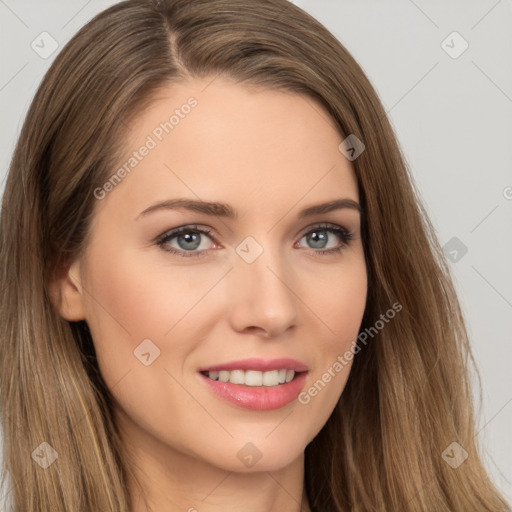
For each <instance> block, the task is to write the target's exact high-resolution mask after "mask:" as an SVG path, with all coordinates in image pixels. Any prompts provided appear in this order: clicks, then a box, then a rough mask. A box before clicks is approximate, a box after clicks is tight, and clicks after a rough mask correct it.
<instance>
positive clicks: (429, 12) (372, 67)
mask: <svg viewBox="0 0 512 512" xmlns="http://www.w3.org/2000/svg"><path fill="white" fill-rule="evenodd" d="M114 3H116V2H115V1H108V0H89V1H87V0H67V1H64V0H53V1H37V0H0V27H1V31H0V39H1V45H0V52H1V62H2V66H1V74H0V118H1V120H2V123H1V137H0V146H1V151H0V159H1V161H0V166H1V167H0V180H1V188H0V192H1V190H3V183H4V180H5V175H6V172H7V168H8V165H9V160H10V157H11V155H12V151H13V148H14V144H15V141H16V138H17V135H18V133H19V130H20V127H21V124H22V121H23V118H24V115H25V113H26V111H27V109H28V106H29V103H30V101H31V98H32V97H33V95H34V93H35V90H36V87H37V86H38V84H39V82H40V80H41V78H42V76H43V73H44V72H45V71H46V69H47V68H48V66H49V64H50V62H51V61H52V60H53V58H54V57H55V55H56V54H57V52H58V50H60V48H61V47H62V46H63V45H64V44H65V43H66V41H67V40H68V39H69V38H70V37H71V36H72V35H73V34H74V33H75V32H76V31H77V30H78V29H79V28H80V27H81V26H82V25H83V24H84V23H85V22H86V21H88V20H89V19H90V18H91V17H92V16H94V15H95V14H96V13H98V12H99V11H101V10H103V9H104V8H106V7H108V6H109V5H112V4H114ZM294 3H296V4H297V5H299V6H300V7H302V8H304V9H305V10H306V11H308V12H309V13H310V14H312V15H313V16H314V17H316V18H317V19H318V20H319V21H321V22H322V23H323V24H324V25H326V26H327V28H329V29H330V30H331V31H332V32H333V33H334V34H335V35H336V37H337V38H338V39H339V40H340V41H341V42H342V43H343V44H344V45H345V46H346V47H347V49H348V50H349V51H350V52H351V53H352V54H353V55H354V57H355V58H356V59H357V60H358V62H359V63H360V64H361V66H362V67H363V69H364V70H365V71H366V73H367V75H368V76H369V78H370V80H371V82H372V83H373V85H374V86H375V88H376V90H377V92H378V94H379V96H380V98H381V100H382V102H383V104H384V106H385V108H386V110H387V112H388V115H389V117H390V119H391V122H392V124H393V126H394V128H395V130H396V133H397V135H398V138H399V141H400V143H401V146H402V149H403V152H404V154H405V156H406V159H407V162H408V164H409V166H410V168H411V171H412V174H413V176H414V180H415V182H416V184H417V186H418V188H419V190H420V192H421V194H422V196H423V198H424V201H425V203H426V205H427V209H428V212H429V214H430V217H431V220H432V222H433V224H434V226H435V227H436V230H437V232H438V236H439V239H440V241H441V244H442V245H443V246H446V244H448V245H447V246H446V252H447V256H448V257H449V258H451V260H453V261H451V263H450V265H451V268H452V271H453V275H454V278H455V281H456V286H457V289H458V291H459V296H460V299H461V302H462V306H463V311H464V314H465V316H466V319H467V322H468V328H469V334H470V338H471V341H472V346H473V349H474V353H475V357H476V361H477V364H478V367H479V370H480V372H481V376H482V388H483V393H482V400H481V401H480V399H479V396H476V397H475V400H476V403H477V406H479V407H480V415H479V417H478V429H477V430H478V434H477V436H478V440H479V442H480V443H481V445H482V447H483V451H484V455H485V457H486V463H487V466H488V468H489V471H490V472H491V475H492V476H493V478H494V480H495V482H496V483H497V485H498V486H499V488H500V489H501V490H502V491H503V492H504V493H505V495H506V496H507V497H508V499H509V500H512V446H511V445H512V443H511V441H510V432H511V425H512V403H511V402H512V376H511V372H510V366H511V362H512V321H511V319H512V270H511V265H510V263H511V262H512V236H511V235H512V229H511V228H512V222H511V220H512V29H511V27H512V2H511V1H510V0H508V1H505V0H498V1H496V0H478V1H476V0H472V1H468V0H459V1H454V0H450V1H441V0H437V1H432V0H430V1H426V0H414V1H413V0H395V1H391V0H386V1H382V0H380V1H377V0H373V1H371V0H364V1H356V0H296V1H295V2H294ZM45 31H46V32H48V33H49V34H51V36H52V37H53V38H54V39H55V40H56V41H57V42H58V44H59V48H58V50H57V51H56V52H55V53H53V54H52V55H51V56H49V57H48V58H42V57H41V56H40V55H38V54H37V53H36V52H35V51H34V50H33V49H32V47H31V43H32V41H34V40H36V42H37V41H40V39H38V37H39V35H40V34H41V33H42V32H45ZM454 31H457V32H458V33H459V34H460V36H462V38H463V39H464V40H465V41H466V42H467V44H468V45H469V46H468V48H467V49H466V51H464V53H462V54H460V55H458V53H459V52H460V50H461V49H462V48H463V44H464V43H463V40H462V39H460V38H458V36H456V35H455V36H453V35H451V36H450V34H452V33H453V32H454ZM448 36H449V37H448ZM447 38H448V39H447ZM445 40H446V42H445V43H444V44H443V41H445ZM46 48H49V45H46ZM445 50H447V51H449V52H452V56H450V55H449V54H448V53H447V52H446V51H445ZM454 56H456V58H453V57H454ZM454 237H455V238H456V239H455V240H452V238H454ZM450 240H451V241H450ZM464 247H466V248H467V252H466V253H464V251H465V249H464ZM454 251H455V252H454ZM0 506H1V505H0Z"/></svg>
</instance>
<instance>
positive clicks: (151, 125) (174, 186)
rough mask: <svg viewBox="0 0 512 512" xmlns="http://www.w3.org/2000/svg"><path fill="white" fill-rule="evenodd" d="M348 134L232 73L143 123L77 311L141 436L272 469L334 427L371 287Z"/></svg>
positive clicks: (164, 94)
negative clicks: (329, 424) (346, 151)
mask: <svg viewBox="0 0 512 512" xmlns="http://www.w3.org/2000/svg"><path fill="white" fill-rule="evenodd" d="M210 82H211V83H210ZM208 84H209V85H208ZM172 116H173V117H172ZM341 141H342V137H341V136H340V134H339V133H338V131H337V130H336V128H335V125H334V124H333V122H332V120H331V118H330V117H329V115H328V114H327V112H326V111H325V110H324V109H323V108H322V107H321V106H320V105H319V104H318V103H316V102H314V101H313V100H311V99H309V98H307V97H305V96H301V95H297V94H292V93H285V92H283V91H279V92H277V91H270V90H251V89H248V88H246V87H244V86H242V85H237V84H235V83H234V82H230V81H227V80H224V79H220V78H217V79H215V80H213V81H211V78H210V79H209V80H194V81H189V82H183V83H180V84H179V85H172V86H169V87H167V88H166V89H163V90H162V91H160V93H159V94H158V96H157V97H156V99H155V101H154V102H153V103H152V105H151V107H150V108H148V109H147V110H145V111H144V112H142V113H141V114H140V115H138V116H137V117H136V118H135V120H134V122H133V125H131V127H130V134H129V137H127V139H126V140H125V147H126V154H125V158H124V160H123V161H120V162H119V167H117V168H116V169H113V170H112V174H115V175H116V177H115V178H112V180H111V182H109V183H107V184H105V186H103V187H101V190H100V189H97V190H96V192H95V196H96V197H97V202H96V205H95V207H96V211H95V217H94V219H93V222H92V225H91V238H90V243H89V245H88V247H87V250H86V252H85V253H84V254H83V255H82V257H81V258H80V259H78V260H76V261H75V262H74V263H73V265H72V266H71V268H70V272H69V276H70V278H71V279H70V280H68V281H73V282H74V283H76V288H74V287H73V286H72V285H70V284H69V282H68V284H67V287H66V286H64V288H63V289H64V299H65V300H64V304H65V306H64V309H63V310H62V311H63V312H64V316H66V317H67V318H68V319H71V320H77V319H85V320H86V322H87V324H88V326H89V328H90V331H91V334H92V337H93V341H94V346H95V349H96V354H97V359H98V364H99V367H100V370H101V373H102V375H103V378H104V380H105V382H106V384H107V386H108V388H109V389H110V390H111V392H112V394H113V396H114V397H115V400H116V403H115V411H116V416H117V420H118V421H119V424H120V425H121V426H122V429H123V431H124V432H126V433H129V439H131V441H132V443H133V444H135V443H137V446H138V447H139V448H141V447H144V449H146V450H152V451H153V453H154V454H155V456H157V457H164V456H166V455H170V454H176V453H179V454H180V456H183V455H185V456H187V455H188V456H192V457H193V458H195V459H200V460H202V461H204V462H208V463H209V464H212V465H214V466H216V467H221V468H224V469H226V470H230V471H251V470H252V469H251V468H254V470H257V471H261V470H272V469H277V468H281V467H284V466H286V465H287V464H289V463H291V462H292V461H293V460H295V459H297V457H299V456H300V455H302V454H303V451H304V449H305V447H306V445H307V444H308V443H309V442H310V441H311V440H312V439H313V438H314V437H315V436H316V434H317V433H318V432H319V431H320V429H321V428H322V426H323V425H324V424H325V422H326V421H327V419H328V418H329V416H330V414H331V412H332V410H333V408H334V407H335V404H336V403H337V401H338V399H339V397H340V395H341V393H342V390H343V388H344V386H345V383H346V381H347V378H348V375H349V371H350V366H351V361H350V358H347V357H344V354H345V353H346V351H347V350H348V351H350V350H353V342H354V340H355V339H356V337H357V334H358V329H359V326H360V323H361V320H362V316H363V311H364V308H365V303H366V291H367V275H366V267H365V260H364V253H363V247H362V242H361V238H360V214H359V212H358V210H357V208H355V207H353V204H352V203H351V202H353V203H358V201H359V196H358V187H357V183H356V179H355V175H354V171H353V169H352V166H351V163H350V162H349V161H348V160H347V158H346V157H345V156H344V155H343V154H342V153H341V152H340V150H339V149H338V146H339V144H340V143H341ZM143 148H146V149H143ZM123 166H124V172H122V171H119V169H121V168H122V167H123ZM177 199H183V200H187V201H191V202H192V201H193V202H205V203H206V202H208V203H222V204H223V205H226V206H223V207H220V206H216V207H213V206H209V207H208V211H212V212H213V213H214V214H211V213H208V211H207V209H206V206H204V205H203V206H201V207H199V206H197V207H196V208H186V207H185V206H183V205H182V206H181V207H178V206H175V207H170V206H171V205H170V202H171V201H176V200H177ZM341 199H343V200H344V201H345V203H344V204H345V207H343V204H342V207H339V208H336V209H332V210H331V211H327V209H325V212H322V211H318V212H313V213H311V212H310V213H309V214H307V210H308V209H309V208H311V207H313V206H316V205H320V204H324V203H331V202H333V201H338V200H341ZM166 205H167V206H166ZM351 205H352V206H351ZM228 209H229V211H230V212H232V213H233V215H227V214H226V213H227V211H228ZM178 228H185V229H183V232H182V233H181V234H174V233H173V231H175V230H176V229H178ZM336 230H341V231H336ZM200 231H205V232H207V233H206V234H205V233H202V232H200ZM346 233H349V234H350V235H351V238H352V239H351V240H349V239H348V238H347V237H346ZM173 251H175V252H173ZM322 251H329V252H325V253H322ZM339 357H343V361H344V364H340V363H339V361H340V359H339ZM248 359H252V361H247V360H248ZM242 360H246V361H245V362H244V361H242ZM276 360H281V361H276ZM240 361H242V362H240ZM336 362H338V364H336ZM340 366H341V369H340ZM206 369H213V370H212V373H210V374H208V375H205V373H202V371H204V370H206ZM293 369H295V371H296V373H295V374H293V372H292V371H291V370H293ZM228 370H233V371H231V372H228ZM242 370H247V371H242ZM263 370H265V372H263ZM292 376H294V378H293V380H291V381H290V382H285V383H284V384H279V382H280V381H282V380H283V379H284V380H285V381H286V380H287V379H289V378H291V377H292ZM215 378H220V379H221V380H216V381H215V380H212V379H215ZM227 379H229V380H230V382H229V383H225V382H221V381H225V380H227ZM241 382H244V384H240V383H241ZM315 383H316V384H315Z"/></svg>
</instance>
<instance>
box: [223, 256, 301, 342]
mask: <svg viewBox="0 0 512 512" xmlns="http://www.w3.org/2000/svg"><path fill="white" fill-rule="evenodd" d="M228 279H229V283H228V286H229V295H230V305H231V307H230V323H231V326H232V327H233V329H234V330H236V331H237V332H247V333H253V334H258V335H261V336H264V337H267V338H273V337H277V336H279V335H280V334H282V333H284V332H286V331H287V330H288V329H291V328H292V327H293V326H294V325H295V324H296V322H297V300H298V298H297V296H296V295H295V293H294V282H293V281H294V278H293V273H292V272H291V271H290V267H289V265H286V264H285V262H283V261H282V256H279V255H278V254H277V252H276V253H271V252H270V251H269V250H264V251H263V253H262V254H261V255H260V256H259V257H258V258H257V259H256V261H254V262H252V263H247V262H246V261H244V260H243V259H242V258H240V257H238V256H237V257H236V261H235V268H234V269H233V271H232V272H230V273H229V276H228Z"/></svg>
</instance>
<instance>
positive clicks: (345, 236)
mask: <svg viewBox="0 0 512 512" xmlns="http://www.w3.org/2000/svg"><path fill="white" fill-rule="evenodd" d="M315 229H317V230H326V231H330V232H331V233H334V234H335V235H336V236H337V237H338V238H340V240H341V244H340V245H339V246H338V247H335V248H329V249H318V250H315V249H310V252H311V253H313V254H315V255H322V254H334V253H336V252H341V251H342V250H343V249H345V248H346V247H347V246H348V245H349V243H350V242H351V241H352V240H353V239H354V234H355V233H354V232H352V231H351V230H349V229H347V228H346V227H345V226H342V225H339V224H334V223H332V222H316V223H312V224H310V225H309V226H307V227H305V228H303V230H301V233H302V234H301V235H300V238H299V241H300V240H301V239H302V238H303V237H304V236H306V235H307V234H309V233H310V232H312V231H314V230H315ZM187 232H197V233H201V234H203V235H206V236H208V237H209V238H210V239H211V240H212V241H213V242H214V243H215V244H218V242H217V240H216V239H215V237H214V236H213V235H212V233H215V230H214V229H212V228H210V227H206V226H201V225H199V224H185V225H183V226H178V227H176V228H172V229H169V230H167V231H165V232H164V233H162V234H161V235H159V236H158V237H157V238H156V239H155V240H154V243H156V244H157V245H159V246H163V245H164V243H165V242H166V240H171V239H174V238H175V237H177V236H179V235H180V234H181V233H187ZM296 236H299V235H296ZM163 250H164V251H166V252H168V253H171V254H176V255H179V256H183V257H200V256H205V255H206V254H207V253H208V252H209V251H210V250H211V249H203V250H202V251H184V250H179V249H174V248H173V249H163Z"/></svg>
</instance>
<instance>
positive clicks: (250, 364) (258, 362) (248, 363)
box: [198, 357, 309, 372]
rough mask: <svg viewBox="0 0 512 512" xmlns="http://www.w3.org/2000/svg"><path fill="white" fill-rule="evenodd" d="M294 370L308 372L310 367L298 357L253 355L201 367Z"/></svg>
mask: <svg viewBox="0 0 512 512" xmlns="http://www.w3.org/2000/svg"><path fill="white" fill-rule="evenodd" d="M283 369H284V370H294V371H295V372H307V371H308V370H309V368H308V367H307V365H305V364H304V363H302V362H300V361H297V360H296V359H290V358H281V359H258V358H256V357H252V358H250V359H240V360H239V361H231V362H229V363H222V364H216V365H214V366H205V367H204V368H199V370H198V371H200V372H214V371H220V370H228V371H231V370H257V371H260V372H269V371H271V370H283Z"/></svg>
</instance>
